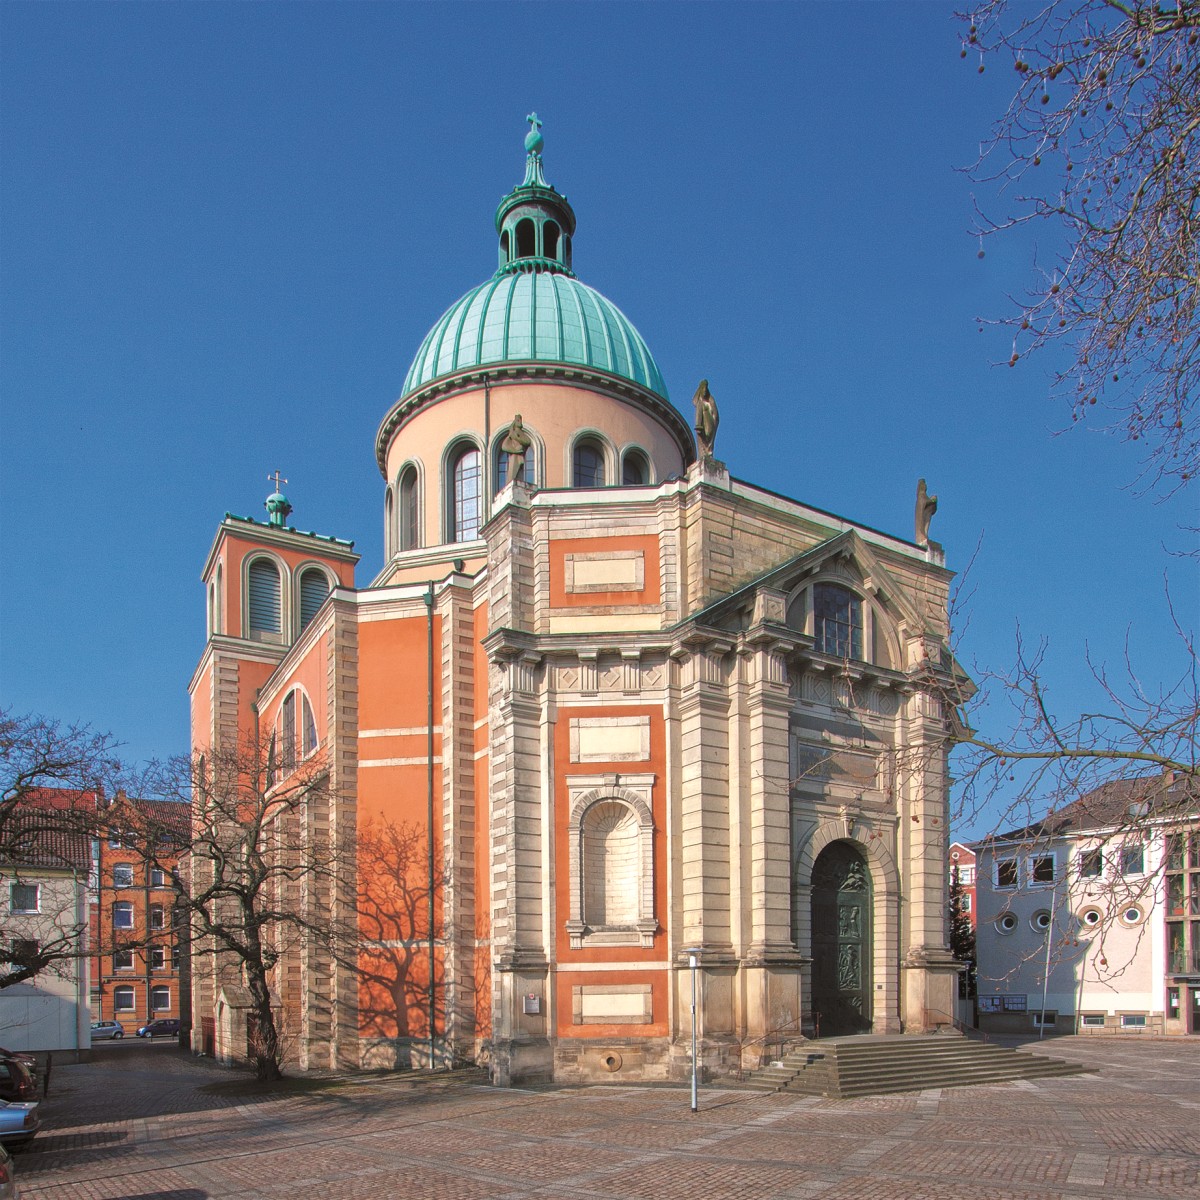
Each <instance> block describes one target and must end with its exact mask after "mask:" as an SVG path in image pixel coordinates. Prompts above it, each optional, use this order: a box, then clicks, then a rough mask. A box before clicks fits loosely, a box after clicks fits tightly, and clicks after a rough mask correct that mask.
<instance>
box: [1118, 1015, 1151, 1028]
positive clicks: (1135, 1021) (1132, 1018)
mask: <svg viewBox="0 0 1200 1200" xmlns="http://www.w3.org/2000/svg"><path fill="white" fill-rule="evenodd" d="M1145 1026H1146V1014H1145V1013H1122V1014H1121V1028H1122V1029H1144V1028H1145Z"/></svg>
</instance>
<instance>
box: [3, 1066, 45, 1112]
mask: <svg viewBox="0 0 1200 1200" xmlns="http://www.w3.org/2000/svg"><path fill="white" fill-rule="evenodd" d="M37 1099H38V1094H37V1080H36V1079H34V1077H33V1072H32V1071H31V1070H30V1069H29V1068H28V1067H27V1066H26V1065H25V1064H24V1063H23V1062H21V1061H20V1059H16V1058H0V1100H13V1101H16V1102H18V1103H25V1102H27V1101H28V1102H33V1103H36V1102H37Z"/></svg>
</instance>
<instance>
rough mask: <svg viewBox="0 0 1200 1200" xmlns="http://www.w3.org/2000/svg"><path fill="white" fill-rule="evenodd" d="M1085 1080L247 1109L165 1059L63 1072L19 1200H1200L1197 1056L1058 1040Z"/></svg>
mask: <svg viewBox="0 0 1200 1200" xmlns="http://www.w3.org/2000/svg"><path fill="white" fill-rule="evenodd" d="M1035 1048H1037V1049H1041V1050H1042V1051H1044V1052H1046V1053H1053V1054H1055V1055H1058V1056H1060V1057H1064V1058H1071V1059H1074V1060H1078V1061H1080V1062H1083V1063H1085V1064H1087V1065H1088V1066H1089V1067H1092V1068H1094V1070H1095V1073H1094V1074H1090V1075H1082V1076H1073V1077H1068V1078H1061V1079H1046V1080H1038V1081H1022V1082H1020V1083H1016V1084H1002V1085H991V1086H987V1087H977V1088H948V1089H936V1090H931V1091H926V1092H920V1093H912V1094H908V1095H900V1096H879V1097H871V1098H865V1099H858V1100H823V1099H819V1098H814V1097H805V1096H789V1095H787V1094H781V1095H774V1096H764V1095H761V1094H759V1093H751V1092H741V1091H734V1090H730V1089H718V1088H710V1089H702V1091H701V1103H700V1112H698V1113H695V1114H693V1113H692V1112H690V1111H689V1108H688V1094H687V1091H686V1090H685V1089H674V1088H649V1087H645V1088H638V1087H621V1086H608V1087H591V1088H547V1089H537V1090H500V1089H493V1088H488V1087H483V1086H480V1085H478V1084H472V1083H467V1082H464V1081H462V1080H448V1079H447V1078H446V1077H441V1078H432V1079H430V1078H426V1079H420V1080H415V1081H414V1080H411V1079H406V1078H405V1077H401V1076H394V1077H388V1078H384V1079H369V1080H366V1079H364V1080H352V1081H348V1082H347V1083H346V1084H345V1085H344V1086H339V1087H337V1088H335V1089H331V1090H322V1091H309V1092H299V1093H291V1094H286V1095H282V1096H280V1095H274V1096H269V1097H254V1096H246V1095H242V1096H239V1095H234V1094H229V1092H228V1091H227V1090H223V1089H218V1091H217V1092H216V1093H214V1092H213V1091H212V1090H205V1089H206V1088H211V1085H213V1084H214V1083H217V1084H220V1083H228V1082H230V1081H231V1080H232V1079H233V1078H234V1076H232V1075H231V1073H230V1072H228V1071H224V1070H222V1069H221V1068H219V1067H216V1066H214V1065H213V1064H212V1063H209V1062H206V1061H202V1060H196V1059H193V1058H191V1057H190V1056H188V1055H186V1054H182V1053H180V1052H179V1051H177V1050H176V1049H175V1048H174V1047H172V1046H168V1045H166V1044H160V1045H157V1046H145V1045H144V1044H132V1045H115V1046H112V1047H105V1048H104V1049H101V1050H99V1052H98V1053H97V1055H96V1058H95V1060H94V1061H92V1062H90V1063H86V1064H77V1065H67V1064H65V1063H62V1062H61V1061H60V1062H56V1064H55V1067H54V1072H53V1080H52V1082H53V1091H52V1094H51V1095H50V1097H49V1098H48V1099H47V1100H46V1101H45V1102H44V1103H43V1108H42V1114H43V1132H42V1134H41V1135H40V1136H39V1138H38V1140H37V1141H36V1142H35V1143H34V1145H33V1146H32V1147H31V1148H30V1149H29V1150H27V1151H24V1152H22V1153H20V1154H19V1155H18V1156H17V1163H18V1180H19V1182H20V1185H21V1188H22V1195H23V1197H24V1198H25V1200H218V1198H225V1197H238V1198H240V1200H276V1198H279V1200H282V1198H287V1200H293V1198H294V1197H296V1196H299V1195H304V1196H316V1197H321V1198H322V1200H376V1198H377V1197H392V1196H404V1197H413V1198H415V1200H484V1198H487V1197H498V1198H501V1200H597V1198H600V1197H604V1198H612V1200H675V1198H679V1200H697V1198H703V1200H775V1198H778V1200H810V1198H813V1197H820V1200H860V1198H861V1200H926V1198H928V1200H944V1198H946V1197H951V1196H952V1197H954V1198H955V1200H1084V1198H1085V1197H1086V1198H1088V1200H1091V1198H1092V1197H1094V1196H1096V1195H1097V1194H1098V1193H1102V1194H1103V1195H1105V1196H1106V1197H1109V1198H1111V1200H1162V1198H1166V1200H1197V1197H1200V1039H1193V1040H1188V1041H1183V1040H1170V1041H1167V1040H1151V1039H1140V1038H1139V1039H1135V1040H1123V1041H1118V1040H1115V1039H1114V1040H1109V1039H1096V1038H1075V1037H1069V1038H1055V1039H1054V1040H1053V1041H1047V1042H1046V1043H1044V1044H1042V1046H1041V1047H1036V1046H1035Z"/></svg>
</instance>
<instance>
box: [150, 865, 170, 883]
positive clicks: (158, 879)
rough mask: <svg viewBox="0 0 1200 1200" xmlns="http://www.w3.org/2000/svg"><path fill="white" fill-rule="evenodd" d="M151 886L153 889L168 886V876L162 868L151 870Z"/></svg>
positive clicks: (152, 868)
mask: <svg viewBox="0 0 1200 1200" xmlns="http://www.w3.org/2000/svg"><path fill="white" fill-rule="evenodd" d="M150 886H151V887H152V888H160V887H166V886H167V875H166V872H165V871H164V870H163V869H162V867H151V868H150Z"/></svg>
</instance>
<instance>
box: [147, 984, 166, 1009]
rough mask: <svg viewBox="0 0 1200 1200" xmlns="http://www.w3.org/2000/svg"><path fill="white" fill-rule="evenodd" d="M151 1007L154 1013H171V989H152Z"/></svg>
mask: <svg viewBox="0 0 1200 1200" xmlns="http://www.w3.org/2000/svg"><path fill="white" fill-rule="evenodd" d="M150 1007H151V1009H152V1010H153V1011H154V1012H169V1011H170V1009H171V989H170V988H169V987H152V988H151V989H150Z"/></svg>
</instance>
